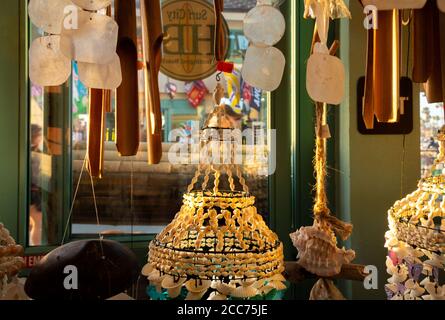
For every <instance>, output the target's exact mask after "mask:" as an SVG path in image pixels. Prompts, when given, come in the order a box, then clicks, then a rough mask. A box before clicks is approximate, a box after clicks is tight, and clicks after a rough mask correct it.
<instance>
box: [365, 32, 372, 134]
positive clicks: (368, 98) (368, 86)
mask: <svg viewBox="0 0 445 320" xmlns="http://www.w3.org/2000/svg"><path fill="white" fill-rule="evenodd" d="M373 95H374V30H372V29H371V30H368V50H367V52H366V77H365V95H364V97H363V110H362V115H363V121H364V123H365V127H366V129H368V130H372V129H374V117H375V114H374V99H373Z"/></svg>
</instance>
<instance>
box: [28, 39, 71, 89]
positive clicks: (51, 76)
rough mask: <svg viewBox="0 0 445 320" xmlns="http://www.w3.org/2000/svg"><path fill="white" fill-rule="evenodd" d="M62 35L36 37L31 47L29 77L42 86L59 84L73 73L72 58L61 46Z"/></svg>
mask: <svg viewBox="0 0 445 320" xmlns="http://www.w3.org/2000/svg"><path fill="white" fill-rule="evenodd" d="M59 44H60V36H57V35H54V36H46V37H40V38H37V39H35V40H34V41H33V42H32V44H31V47H30V49H29V78H30V80H31V82H32V83H34V84H36V85H40V86H59V85H61V84H63V83H65V82H66V81H67V80H68V78H69V77H70V75H71V60H69V59H67V58H66V57H65V56H64V55H63V54H62V53H61V52H60V48H59Z"/></svg>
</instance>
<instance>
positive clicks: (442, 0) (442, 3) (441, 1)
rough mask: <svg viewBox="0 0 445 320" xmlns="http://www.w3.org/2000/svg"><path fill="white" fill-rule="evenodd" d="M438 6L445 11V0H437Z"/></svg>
mask: <svg viewBox="0 0 445 320" xmlns="http://www.w3.org/2000/svg"><path fill="white" fill-rule="evenodd" d="M437 7H438V8H439V10H440V11H442V12H445V0H437Z"/></svg>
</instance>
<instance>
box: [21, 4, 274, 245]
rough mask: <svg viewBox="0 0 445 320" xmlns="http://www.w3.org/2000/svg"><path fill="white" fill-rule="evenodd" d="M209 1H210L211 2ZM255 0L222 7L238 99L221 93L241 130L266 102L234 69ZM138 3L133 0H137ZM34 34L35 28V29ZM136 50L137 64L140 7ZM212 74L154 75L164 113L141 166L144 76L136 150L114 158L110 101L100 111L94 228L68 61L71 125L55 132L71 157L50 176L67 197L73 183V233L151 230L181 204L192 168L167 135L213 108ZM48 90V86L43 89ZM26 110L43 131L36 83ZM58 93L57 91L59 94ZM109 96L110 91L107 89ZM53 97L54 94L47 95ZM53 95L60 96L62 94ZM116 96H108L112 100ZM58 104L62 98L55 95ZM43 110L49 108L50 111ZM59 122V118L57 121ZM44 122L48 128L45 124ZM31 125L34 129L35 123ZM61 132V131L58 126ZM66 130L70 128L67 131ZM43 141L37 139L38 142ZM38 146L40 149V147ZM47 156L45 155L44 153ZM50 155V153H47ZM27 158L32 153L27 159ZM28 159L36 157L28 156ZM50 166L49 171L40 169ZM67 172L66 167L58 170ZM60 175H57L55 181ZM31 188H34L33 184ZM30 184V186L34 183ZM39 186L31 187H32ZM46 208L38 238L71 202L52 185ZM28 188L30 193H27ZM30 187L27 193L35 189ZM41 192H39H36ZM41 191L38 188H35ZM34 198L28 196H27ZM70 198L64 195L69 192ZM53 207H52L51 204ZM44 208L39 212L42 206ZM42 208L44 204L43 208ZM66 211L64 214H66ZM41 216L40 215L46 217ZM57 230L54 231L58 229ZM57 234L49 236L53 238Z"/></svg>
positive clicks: (82, 90)
mask: <svg viewBox="0 0 445 320" xmlns="http://www.w3.org/2000/svg"><path fill="white" fill-rule="evenodd" d="M209 3H210V4H212V3H213V1H209ZM255 4H256V1H225V5H226V10H225V12H224V16H225V18H226V21H227V24H228V26H229V29H230V44H229V60H231V61H233V62H235V64H236V70H237V71H238V73H235V75H234V76H233V77H229V80H228V81H229V84H228V85H229V86H230V84H232V85H233V86H234V87H233V89H234V91H235V92H236V91H238V92H239V95H238V96H237V98H238V99H233V97H232V99H230V97H229V96H227V97H226V98H227V99H226V101H227V102H226V104H229V105H231V108H232V111H233V113H234V115H236V116H237V117H239V118H240V121H239V122H240V124H241V126H242V128H243V129H248V128H251V129H258V128H267V123H268V118H267V115H268V105H267V101H268V100H267V96H266V94H265V93H263V92H261V91H259V90H256V89H255V88H251V87H249V86H248V85H247V84H246V83H243V81H242V79H241V77H240V75H239V74H240V73H239V70H240V69H241V67H242V63H243V57H244V55H245V52H246V50H247V46H248V41H247V39H246V38H245V37H244V35H243V31H242V25H243V24H242V21H243V18H244V16H245V14H246V13H247V12H248V10H249V9H250V8H252V7H253V6H255ZM137 6H138V8H139V0H137ZM34 32H35V31H34ZM138 48H139V58H140V60H141V61H142V31H141V22H140V12H139V10H138ZM215 79H216V74H214V75H211V76H210V77H208V78H206V79H203V80H202V81H193V82H182V81H177V80H174V79H172V78H170V77H168V76H166V75H164V74H162V73H161V74H160V76H159V84H160V85H159V87H160V91H161V100H162V101H161V108H162V117H163V158H162V161H161V163H160V164H158V165H148V164H147V154H146V134H145V132H146V115H145V107H144V76H143V71H141V72H140V74H139V86H138V87H139V110H140V117H139V118H140V133H141V137H140V138H141V145H140V149H139V152H138V154H137V155H136V156H134V157H120V156H119V154H118V152H117V150H116V147H115V133H116V130H115V105H114V101H112V109H111V110H110V111H111V112H109V113H107V114H106V134H105V140H106V142H105V152H104V159H105V164H104V174H103V177H102V178H101V179H95V180H94V194H95V199H96V202H97V209H98V213H99V219H100V225H99V224H98V223H97V219H96V214H95V205H94V201H93V192H92V188H91V180H90V177H89V175H88V174H85V173H84V174H83V175H82V178H81V179H79V177H80V173H81V168H82V164H83V161H84V159H85V155H86V147H87V139H88V136H87V133H88V101H89V97H88V89H87V88H86V87H85V86H84V85H83V84H82V83H81V81H80V80H79V77H78V70H77V66H76V64H75V63H73V76H72V81H71V89H70V91H69V92H65V94H66V95H65V97H68V96H69V97H71V106H72V108H71V109H72V110H71V113H70V114H69V117H70V123H71V128H70V130H68V129H65V130H62V132H59V135H61V136H63V135H64V134H67V135H68V136H70V142H71V146H70V148H71V149H70V150H71V151H72V152H71V154H70V152H68V151H69V150H67V154H70V155H71V158H70V159H71V161H70V166H69V167H64V166H63V161H62V162H60V166H58V165H57V163H56V162H55V161H53V163H52V167H51V168H52V171H51V178H50V179H49V180H50V181H53V182H54V184H55V185H60V183H61V181H62V180H60V179H61V178H60V176H62V177H65V179H67V178H70V179H71V183H70V192H71V193H70V194H71V196H73V194H74V191H75V190H76V189H77V186H79V188H78V192H77V197H76V199H75V202H74V205H73V213H72V221H71V222H72V224H71V229H70V231H71V233H72V234H73V235H88V234H97V233H99V232H101V233H104V234H113V235H116V234H155V233H158V232H159V231H161V230H162V229H163V228H164V227H165V225H166V224H168V223H169V222H170V221H171V220H172V219H173V217H174V215H175V214H176V213H177V212H178V211H179V209H180V206H181V204H182V194H183V193H184V192H185V191H186V188H187V186H188V184H189V183H190V181H191V179H192V178H193V175H194V171H195V170H196V166H195V165H190V164H188V165H180V164H172V163H170V162H169V159H168V156H167V152H168V151H169V149H170V148H171V146H172V143H173V142H174V141H169V133H170V132H171V131H172V130H175V129H176V130H178V129H179V131H180V132H182V133H183V134H184V136H188V135H190V132H191V129H192V126H193V125H195V126H196V125H197V124H198V125H202V124H203V121H204V120H205V119H206V116H207V115H208V113H209V112H211V110H212V108H213V98H212V92H213V90H214V88H215V85H216V80H215ZM45 90H46V89H45ZM31 91H32V99H31V110H32V112H35V113H36V116H35V117H36V118H37V120H32V121H31V123H32V125H34V124H38V125H39V126H40V127H41V128H43V131H45V130H48V128H49V127H48V125H47V124H46V123H44V120H43V119H44V118H45V116H44V112H43V111H41V110H43V109H44V111H45V112H47V113H48V116H49V117H50V116H51V114H49V112H56V110H53V109H57V108H53V109H50V108H49V107H47V105H48V103H49V102H47V101H46V100H45V94H44V93H43V91H44V90H43V89H42V88H36V87H34V86H33V87H32V89H31ZM61 92H63V90H62V91H61ZM196 92H198V93H200V94H201V95H202V99H199V101H197V102H196V101H194V102H193V103H192V102H191V100H192V99H191V98H192V95H194V94H196ZM112 96H114V95H113V94H112ZM53 100H54V99H53ZM59 100H62V99H61V98H60V99H59ZM112 100H114V99H112ZM57 102H60V101H58V100H57ZM63 102H64V103H65V104H64V105H63V104H61V105H58V108H59V109H63V108H65V109H66V110H68V109H69V107H68V106H69V104H70V103H68V101H63ZM48 108H49V109H48ZM60 121H62V122H63V119H60ZM45 125H46V126H47V127H45ZM36 128H37V127H36ZM62 129H63V128H62ZM67 130H68V131H67ZM40 145H41V146H42V143H40ZM42 150H43V151H44V150H46V149H44V148H43V149H42ZM43 154H45V153H43ZM52 157H54V156H52ZM31 158H33V156H31ZM33 161H34V160H33ZM31 167H32V172H33V174H34V175H36V176H39V177H42V176H44V168H42V166H41V165H40V166H37V161H34V162H33V164H32V166H31ZM254 167H255V166H253V167H252V166H250V167H247V170H245V174H246V178H247V183H248V184H249V186H250V191H251V193H252V194H253V195H254V196H255V197H256V198H257V207H258V210H259V212H261V213H262V214H263V215H264V216H265V218H266V219H267V218H268V208H269V201H268V177H267V175H266V174H258V171H257V170H254V169H256V168H254ZM46 170H48V169H46ZM63 170H65V171H63ZM57 179H59V180H57ZM31 189H34V186H32V187H31ZM35 189H36V188H35ZM36 190H37V189H36ZM53 191H54V195H53V196H54V197H53V199H54V200H53V202H54V203H51V210H49V209H48V211H46V213H45V214H44V216H46V217H48V218H49V217H50V218H49V219H48V218H47V221H44V225H45V226H46V227H44V228H42V231H41V232H40V233H41V234H42V238H43V239H48V238H49V237H50V234H49V233H48V232H49V230H50V229H51V230H62V232H63V229H64V227H65V226H61V225H60V222H61V221H62V220H61V214H62V212H65V215H67V214H68V212H67V211H68V210H69V204H68V206H67V207H65V208H64V207H63V205H64V201H63V194H61V193H60V192H62V191H60V190H59V189H57V188H54V189H53ZM33 192H34V191H33ZM33 192H31V193H33ZM39 192H40V189H39ZM40 193H41V192H40ZM31 198H32V197H31ZM67 199H68V200H65V202H66V201H68V202H69V199H70V197H69V196H68V198H67ZM39 203H44V204H45V206H47V205H48V200H46V199H41V200H40V202H39ZM56 204H57V205H56ZM42 210H43V209H42ZM45 210H46V209H45ZM64 210H65V211H64ZM33 211H34V209H33V202H32V201H31V210H30V212H31V217H30V221H32V216H33ZM44 220H45V219H44ZM59 233H60V232H59ZM57 236H58V237H59V238H58V239H60V238H61V235H60V234H56V233H55V234H54V235H52V237H54V239H56V238H57ZM46 243H48V242H47V240H45V241H40V242H39V241H37V242H34V244H46Z"/></svg>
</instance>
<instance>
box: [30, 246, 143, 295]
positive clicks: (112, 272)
mask: <svg viewBox="0 0 445 320" xmlns="http://www.w3.org/2000/svg"><path fill="white" fill-rule="evenodd" d="M73 270H75V271H74V272H73ZM139 274H140V267H139V264H138V260H137V258H136V256H135V254H134V253H133V252H132V251H131V250H130V249H128V248H127V247H125V246H124V245H122V244H120V243H118V242H115V241H110V240H82V241H75V242H72V243H69V244H66V245H64V246H61V247H59V248H57V249H55V250H53V251H52V252H50V253H49V254H48V255H46V256H45V257H44V258H43V259H42V260H41V261H40V262H39V263H38V264H37V265H36V266H35V267H34V268H32V269H31V272H30V274H29V277H28V279H27V281H26V284H25V291H26V293H27V294H28V296H29V297H30V298H32V299H35V300H86V301H88V300H105V299H108V298H110V297H113V296H115V295H117V294H119V293H122V292H123V291H125V290H126V289H128V288H130V287H131V286H132V285H133V284H134V283H135V282H136V280H137V279H138V277H139ZM76 278H77V281H76ZM67 284H68V285H67ZM73 288H74V289H73ZM76 288H77V289H76Z"/></svg>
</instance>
